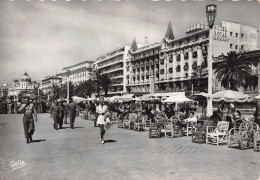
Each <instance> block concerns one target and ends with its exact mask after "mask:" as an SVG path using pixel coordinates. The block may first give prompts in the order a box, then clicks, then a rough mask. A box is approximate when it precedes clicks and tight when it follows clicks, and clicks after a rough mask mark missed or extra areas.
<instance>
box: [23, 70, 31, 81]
mask: <svg viewBox="0 0 260 180" xmlns="http://www.w3.org/2000/svg"><path fill="white" fill-rule="evenodd" d="M21 81H27V82H31V78H30V76H29V75H28V74H27V72H25V73H24V74H23V76H22V78H21Z"/></svg>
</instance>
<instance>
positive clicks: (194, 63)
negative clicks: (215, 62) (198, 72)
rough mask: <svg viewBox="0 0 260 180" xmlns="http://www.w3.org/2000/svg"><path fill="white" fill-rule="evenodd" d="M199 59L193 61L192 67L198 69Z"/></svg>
mask: <svg viewBox="0 0 260 180" xmlns="http://www.w3.org/2000/svg"><path fill="white" fill-rule="evenodd" d="M197 67H198V66H197V61H195V62H193V64H192V69H197Z"/></svg>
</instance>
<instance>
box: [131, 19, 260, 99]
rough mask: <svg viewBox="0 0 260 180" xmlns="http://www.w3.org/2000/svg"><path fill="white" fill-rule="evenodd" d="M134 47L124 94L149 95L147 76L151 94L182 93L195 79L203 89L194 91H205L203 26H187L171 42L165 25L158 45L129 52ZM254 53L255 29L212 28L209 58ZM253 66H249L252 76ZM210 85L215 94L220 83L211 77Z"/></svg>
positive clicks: (233, 24) (223, 25)
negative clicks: (151, 88) (152, 84)
mask: <svg viewBox="0 0 260 180" xmlns="http://www.w3.org/2000/svg"><path fill="white" fill-rule="evenodd" d="M135 43H136V41H135V40H134V41H133V43H132V46H131V50H130V51H129V59H128V61H127V65H126V67H127V68H126V70H127V71H126V74H127V76H126V77H127V81H126V86H127V91H128V93H135V94H145V93H149V92H150V83H149V82H150V77H151V76H152V77H154V78H155V92H173V91H186V90H189V89H191V83H192V81H193V80H194V79H198V78H199V79H200V81H202V82H203V81H204V83H201V84H204V85H203V86H204V87H203V86H202V85H200V87H198V88H200V89H204V90H205V89H207V74H208V71H207V62H208V61H207V59H208V45H209V29H208V27H207V26H205V25H204V24H196V25H193V26H189V27H187V30H186V35H185V36H184V37H182V38H175V37H174V34H173V29H172V25H171V23H169V25H168V28H167V31H166V34H165V37H164V38H163V40H162V43H154V44H150V45H148V46H145V47H142V48H133V47H136V46H135ZM256 49H257V29H256V28H254V27H251V26H247V25H242V24H239V23H236V22H229V21H222V22H221V23H220V24H218V25H215V26H214V28H213V57H219V56H220V55H222V54H224V55H226V54H227V52H229V51H238V52H247V51H252V50H256ZM213 63H214V62H213ZM257 65H258V63H256V64H254V65H252V68H253V72H255V73H256V75H257V73H258V72H257V71H256V70H257ZM213 81H214V82H213V84H214V85H213V91H217V90H219V89H220V88H221V86H220V82H218V81H217V80H216V79H215V78H214V76H213ZM194 82H195V81H194ZM197 85H198V84H197ZM195 90H196V88H195Z"/></svg>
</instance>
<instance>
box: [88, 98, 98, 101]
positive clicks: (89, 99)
mask: <svg viewBox="0 0 260 180" xmlns="http://www.w3.org/2000/svg"><path fill="white" fill-rule="evenodd" d="M86 100H87V101H94V100H98V98H88V99H86Z"/></svg>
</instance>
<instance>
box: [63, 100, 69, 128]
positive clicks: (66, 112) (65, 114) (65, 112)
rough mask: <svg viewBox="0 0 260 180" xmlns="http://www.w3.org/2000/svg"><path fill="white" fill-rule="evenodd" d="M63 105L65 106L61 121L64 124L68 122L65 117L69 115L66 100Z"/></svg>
mask: <svg viewBox="0 0 260 180" xmlns="http://www.w3.org/2000/svg"><path fill="white" fill-rule="evenodd" d="M63 105H64V107H65V111H64V118H63V122H64V124H68V122H67V119H68V115H69V105H68V103H67V102H66V101H64V103H63Z"/></svg>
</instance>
